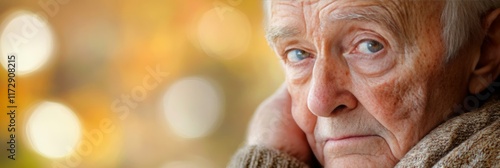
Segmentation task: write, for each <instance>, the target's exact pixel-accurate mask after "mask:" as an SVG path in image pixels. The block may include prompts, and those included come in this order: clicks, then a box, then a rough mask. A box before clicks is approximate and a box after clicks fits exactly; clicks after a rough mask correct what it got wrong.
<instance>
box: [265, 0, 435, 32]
mask: <svg viewBox="0 0 500 168" xmlns="http://www.w3.org/2000/svg"><path fill="white" fill-rule="evenodd" d="M439 2H444V1H439V0H436V1H418V0H316V1H312V0H307V1H290V0H273V1H271V4H268V5H270V8H268V9H270V10H271V11H270V12H268V14H270V15H271V16H268V17H270V18H268V19H267V20H268V24H267V32H266V33H267V37H268V40H271V41H274V40H275V39H276V38H278V37H286V36H293V35H295V34H297V33H300V31H297V30H294V29H296V28H299V27H302V26H304V24H305V23H308V24H312V25H320V24H329V23H332V22H335V21H336V20H367V21H371V22H377V23H379V24H381V25H382V26H385V27H386V28H388V29H390V31H393V33H397V34H400V33H402V32H401V30H402V28H404V27H406V28H409V27H413V28H410V29H414V28H415V26H416V24H420V23H414V22H412V21H409V20H407V19H409V17H418V16H411V15H416V14H418V13H426V12H427V13H428V12H432V10H436V9H438V8H440V7H439V6H441V5H436V4H439ZM441 4H442V3H441ZM432 13H434V12H432ZM436 14H437V13H436ZM433 16H436V17H439V15H433ZM403 22H406V23H403ZM410 23H411V24H412V25H413V26H411V25H408V24H410ZM404 24H406V25H404ZM319 27H322V26H319ZM303 31H305V29H304V30H303ZM403 31H411V30H403ZM406 33H409V32H406Z"/></svg>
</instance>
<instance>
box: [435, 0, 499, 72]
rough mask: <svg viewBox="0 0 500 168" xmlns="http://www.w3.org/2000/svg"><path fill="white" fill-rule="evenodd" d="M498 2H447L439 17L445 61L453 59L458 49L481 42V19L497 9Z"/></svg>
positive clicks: (485, 0) (495, 0) (472, 0)
mask: <svg viewBox="0 0 500 168" xmlns="http://www.w3.org/2000/svg"><path fill="white" fill-rule="evenodd" d="M499 7H500V0H447V1H446V5H445V7H444V9H443V13H442V15H441V22H442V23H443V26H444V27H443V33H442V38H443V40H444V43H445V47H446V49H447V50H446V58H445V59H446V61H447V62H448V61H450V60H451V59H453V58H454V57H455V56H456V55H457V53H458V52H459V51H460V49H461V48H462V47H463V46H464V45H466V44H470V43H477V42H481V41H480V40H482V39H481V37H482V36H483V35H484V34H485V33H486V32H484V31H483V28H482V23H481V18H482V16H484V15H485V14H487V12H489V11H491V10H493V9H496V8H499Z"/></svg>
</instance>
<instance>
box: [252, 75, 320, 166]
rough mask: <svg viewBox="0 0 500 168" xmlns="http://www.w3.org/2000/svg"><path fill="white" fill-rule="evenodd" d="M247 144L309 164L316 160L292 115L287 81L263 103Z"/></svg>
mask: <svg viewBox="0 0 500 168" xmlns="http://www.w3.org/2000/svg"><path fill="white" fill-rule="evenodd" d="M247 143H248V145H259V146H264V147H267V148H271V149H276V150H279V151H282V152H285V153H287V154H289V155H291V156H293V157H295V158H297V159H299V160H301V161H303V162H304V163H307V164H309V165H310V164H311V162H312V161H313V154H312V152H311V148H310V147H309V144H308V143H307V139H306V136H305V134H304V132H302V130H301V129H300V128H299V126H297V124H296V123H295V121H294V120H293V118H292V113H291V98H290V94H289V93H288V90H287V88H286V85H285V84H283V85H282V86H281V87H280V88H279V89H278V90H277V91H276V92H275V93H274V94H273V95H271V96H270V97H269V98H267V99H266V100H265V101H264V102H263V103H262V104H260V106H259V108H258V109H257V111H256V112H255V114H254V116H253V119H252V120H251V121H250V127H249V130H248V135H247Z"/></svg>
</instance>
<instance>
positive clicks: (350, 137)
mask: <svg viewBox="0 0 500 168" xmlns="http://www.w3.org/2000/svg"><path fill="white" fill-rule="evenodd" d="M371 136H375V135H347V136H341V137H335V138H328V139H326V141H327V142H328V141H333V142H335V141H342V140H349V139H352V140H355V139H360V138H366V137H371Z"/></svg>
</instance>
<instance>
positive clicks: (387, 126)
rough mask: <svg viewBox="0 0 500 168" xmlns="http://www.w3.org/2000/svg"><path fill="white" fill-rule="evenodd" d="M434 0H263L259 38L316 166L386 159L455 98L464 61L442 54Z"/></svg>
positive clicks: (401, 151)
mask: <svg viewBox="0 0 500 168" xmlns="http://www.w3.org/2000/svg"><path fill="white" fill-rule="evenodd" d="M443 6H444V2H441V1H406V0H402V1H394V0H391V1H389V0H385V1H384V0H361V1H353V0H336V1H328V0H321V1H288V0H287V1H273V2H271V8H270V9H271V11H270V13H269V16H268V22H267V32H266V33H267V38H268V40H269V42H270V45H271V46H272V47H273V49H274V50H275V52H276V54H277V55H278V56H279V57H281V58H282V62H283V66H284V69H285V72H286V78H287V83H288V90H289V92H290V94H291V96H292V114H293V117H294V120H295V121H296V122H297V124H298V125H299V127H300V128H301V129H302V130H303V131H304V132H305V133H306V136H307V139H308V142H309V145H310V147H311V148H312V150H313V152H314V154H315V156H316V158H317V159H318V160H319V161H320V163H321V164H322V165H323V166H326V167H330V166H333V165H335V166H349V167H353V166H356V165H357V164H360V165H358V166H361V167H367V166H370V165H371V166H376V167H392V166H394V165H395V164H396V163H397V162H398V161H399V159H401V158H402V157H403V156H404V155H405V154H406V153H407V152H408V150H410V149H411V147H412V146H413V145H415V144H416V143H417V142H418V141H419V140H420V139H422V138H423V136H425V135H426V134H427V133H428V132H429V131H430V130H432V129H433V128H435V127H436V126H437V125H439V124H440V123H442V122H443V121H444V120H446V117H447V116H448V115H449V114H450V113H451V112H452V107H453V105H454V104H456V103H458V102H460V100H462V99H463V97H464V96H465V94H466V93H467V91H466V83H467V80H468V79H467V75H466V74H468V73H470V72H471V69H472V68H470V66H472V65H470V64H469V63H467V62H473V61H471V60H468V59H469V58H468V57H457V59H454V60H453V61H451V62H449V63H445V62H444V51H445V50H444V44H443V41H442V39H441V32H442V25H441V23H440V17H441V12H442V9H443ZM478 49H479V47H477V46H471V49H470V50H475V51H476V50H478Z"/></svg>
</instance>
